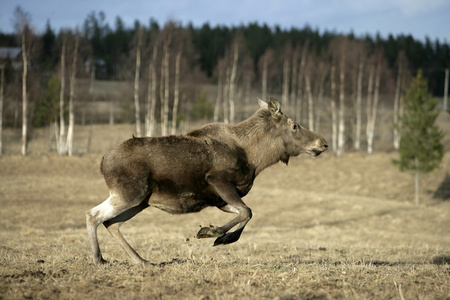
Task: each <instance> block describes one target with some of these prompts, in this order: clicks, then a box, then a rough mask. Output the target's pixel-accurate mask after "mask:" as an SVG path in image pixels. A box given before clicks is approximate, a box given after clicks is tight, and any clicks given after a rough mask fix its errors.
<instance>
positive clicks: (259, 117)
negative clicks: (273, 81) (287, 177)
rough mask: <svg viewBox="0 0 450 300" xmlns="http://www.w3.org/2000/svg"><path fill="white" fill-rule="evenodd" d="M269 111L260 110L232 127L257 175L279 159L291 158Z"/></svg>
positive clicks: (284, 160) (285, 160)
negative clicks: (271, 122) (276, 132)
mask: <svg viewBox="0 0 450 300" xmlns="http://www.w3.org/2000/svg"><path fill="white" fill-rule="evenodd" d="M267 113H268V112H267V111H264V110H259V111H257V112H256V113H255V114H254V115H253V116H251V117H250V118H248V119H247V120H244V121H242V122H240V123H238V124H236V125H234V126H233V127H232V128H233V131H234V133H235V135H236V137H237V141H238V143H239V145H240V146H241V147H242V148H243V149H244V150H245V152H246V153H247V157H248V161H249V163H250V164H251V165H252V166H253V167H254V168H255V174H256V175H258V174H259V173H260V172H261V171H262V170H264V169H265V168H267V167H269V166H271V165H273V164H275V163H277V162H279V161H283V162H285V163H287V160H288V159H289V156H288V155H287V154H286V152H285V149H284V146H283V141H282V139H281V137H280V135H278V134H275V132H274V131H275V128H274V127H272V126H270V124H269V123H268V122H270V121H271V120H270V119H269V118H271V116H270V114H269V115H268V114H267Z"/></svg>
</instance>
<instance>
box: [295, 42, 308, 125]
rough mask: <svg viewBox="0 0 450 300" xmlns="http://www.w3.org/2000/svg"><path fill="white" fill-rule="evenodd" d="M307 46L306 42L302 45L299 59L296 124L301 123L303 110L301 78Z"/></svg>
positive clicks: (303, 71)
mask: <svg viewBox="0 0 450 300" xmlns="http://www.w3.org/2000/svg"><path fill="white" fill-rule="evenodd" d="M308 46H309V42H308V41H306V43H305V44H304V45H303V50H302V57H301V59H300V66H299V69H298V85H297V99H296V100H297V101H296V103H295V107H296V108H295V110H296V113H295V116H296V117H295V119H296V120H297V122H299V123H301V122H302V109H303V86H304V85H303V77H304V76H305V75H304V73H305V66H306V58H307V56H308Z"/></svg>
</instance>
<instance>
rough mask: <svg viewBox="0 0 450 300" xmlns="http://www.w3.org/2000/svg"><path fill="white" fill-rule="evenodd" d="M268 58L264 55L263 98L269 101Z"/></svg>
mask: <svg viewBox="0 0 450 300" xmlns="http://www.w3.org/2000/svg"><path fill="white" fill-rule="evenodd" d="M268 64H269V63H268V58H267V57H264V60H263V70H262V83H261V85H262V100H264V101H267V72H268V70H267V69H268Z"/></svg>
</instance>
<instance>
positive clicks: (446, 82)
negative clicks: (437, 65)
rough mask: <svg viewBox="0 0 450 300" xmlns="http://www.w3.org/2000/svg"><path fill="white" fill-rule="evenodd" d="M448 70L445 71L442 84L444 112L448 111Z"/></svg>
mask: <svg viewBox="0 0 450 300" xmlns="http://www.w3.org/2000/svg"><path fill="white" fill-rule="evenodd" d="M448 73H449V70H448V68H447V69H445V82H444V103H443V105H442V107H443V109H444V111H448V80H449V74H448Z"/></svg>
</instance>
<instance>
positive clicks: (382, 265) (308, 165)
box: [0, 125, 450, 299]
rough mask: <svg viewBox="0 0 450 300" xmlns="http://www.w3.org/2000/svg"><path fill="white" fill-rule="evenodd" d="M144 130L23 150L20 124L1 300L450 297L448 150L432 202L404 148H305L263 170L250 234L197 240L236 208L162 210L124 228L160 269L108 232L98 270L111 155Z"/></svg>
mask: <svg viewBox="0 0 450 300" xmlns="http://www.w3.org/2000/svg"><path fill="white" fill-rule="evenodd" d="M132 131H133V128H132V126H131V125H117V126H115V127H113V128H111V127H109V126H108V125H102V126H100V125H98V126H93V128H92V130H91V129H90V128H89V127H87V128H85V129H83V130H81V129H79V130H78V131H76V132H77V139H78V140H76V141H75V144H76V145H77V146H76V147H78V148H77V152H78V153H81V154H82V153H84V154H83V155H78V156H75V157H59V156H58V155H57V154H55V153H54V152H48V129H47V130H42V131H36V132H34V133H33V135H34V138H33V140H32V141H31V144H30V148H32V151H31V153H30V155H28V156H27V157H21V156H19V155H17V154H15V153H18V149H19V146H18V145H19V142H18V140H17V136H19V135H18V134H17V133H15V132H9V131H6V133H5V139H6V143H5V144H6V145H5V147H6V152H7V154H6V155H4V156H1V157H0V205H1V209H0V211H1V213H0V216H1V217H0V299H450V265H449V257H450V190H449V189H450V175H449V174H450V152H448V146H446V147H447V154H446V155H445V157H444V161H443V163H442V167H441V169H440V170H438V171H435V172H434V173H432V174H430V175H428V176H426V177H424V178H423V180H422V185H421V188H422V190H421V200H422V203H421V205H420V206H416V205H414V204H413V198H414V196H413V193H414V188H413V179H412V177H411V176H410V175H409V174H404V173H400V172H399V171H398V170H397V169H396V168H395V167H394V166H393V165H392V164H391V160H392V159H393V158H395V157H396V156H397V154H396V153H381V152H377V153H375V154H373V155H371V156H368V155H366V154H362V153H346V154H345V155H344V156H343V157H341V158H336V157H334V156H333V155H332V153H331V152H329V153H325V154H324V155H323V156H320V157H318V158H316V159H312V158H309V157H306V156H305V157H299V158H294V159H291V161H290V163H289V166H287V167H286V166H285V165H282V164H278V165H275V166H273V167H271V168H269V169H267V170H265V171H263V172H262V174H261V175H260V176H259V177H258V178H257V179H256V182H255V185H254V188H253V190H252V191H251V192H250V194H249V195H248V196H247V197H245V198H244V201H245V202H246V203H247V204H248V205H249V206H250V207H251V208H252V210H253V219H252V220H251V221H250V223H249V224H248V226H247V227H246V230H245V231H244V233H243V234H242V236H241V239H240V240H239V241H238V242H237V243H235V244H231V245H227V246H219V247H212V244H213V239H201V240H198V239H196V238H194V236H195V234H196V233H197V231H198V229H199V225H203V226H204V225H208V224H214V225H222V224H224V223H225V222H227V221H228V220H230V219H231V218H232V217H233V216H232V215H229V214H226V213H223V212H221V211H219V210H217V209H213V208H210V209H205V210H204V211H202V212H200V213H196V214H189V215H170V214H167V213H164V212H162V211H159V210H157V209H154V208H149V209H147V210H145V211H143V212H142V213H141V214H139V215H137V216H136V217H135V218H133V219H132V220H130V221H129V222H127V223H126V224H125V225H124V226H123V227H122V232H123V234H124V236H125V237H126V238H127V240H128V241H129V242H130V244H131V245H133V246H134V247H135V249H136V250H137V251H138V252H139V253H140V254H141V255H142V256H143V257H144V258H146V259H148V260H150V261H151V262H152V263H153V265H152V266H146V267H138V266H133V265H131V263H130V260H129V259H128V257H127V256H126V254H125V253H124V252H123V251H122V250H121V248H120V246H119V245H118V244H116V243H115V242H114V240H113V238H112V237H111V236H110V235H109V234H108V232H107V231H106V230H105V229H104V228H103V227H99V241H100V246H101V248H102V250H103V254H104V257H105V259H107V260H108V261H109V262H110V263H109V264H106V265H103V266H95V265H93V263H92V258H91V252H90V248H89V245H88V241H87V234H86V229H85V216H84V211H85V210H87V209H89V208H91V207H93V206H95V205H97V204H99V203H100V202H101V201H103V200H104V199H106V197H107V195H108V194H107V193H108V191H107V188H106V185H105V184H104V182H103V178H102V176H101V174H100V171H99V164H100V159H101V156H102V152H103V151H104V150H105V147H107V145H111V144H113V143H117V142H119V141H121V140H123V139H126V138H128V137H130V136H131V132H132ZM89 132H90V134H89ZM88 136H90V138H91V140H92V142H91V144H90V145H89V148H90V153H86V149H87V148H88V145H87V144H88V142H87V140H88ZM447 136H448V135H447ZM446 139H447V140H446V143H448V137H446ZM99 140H101V141H103V144H99V143H98V141H99ZM16 148H17V149H16Z"/></svg>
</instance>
